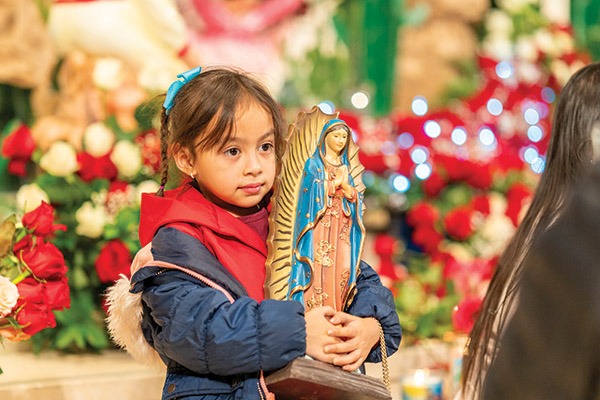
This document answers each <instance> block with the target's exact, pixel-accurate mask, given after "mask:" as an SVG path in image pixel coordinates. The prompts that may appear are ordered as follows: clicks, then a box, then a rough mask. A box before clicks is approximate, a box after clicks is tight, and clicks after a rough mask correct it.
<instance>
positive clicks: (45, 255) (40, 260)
mask: <svg viewBox="0 0 600 400" xmlns="http://www.w3.org/2000/svg"><path fill="white" fill-rule="evenodd" d="M53 214H54V209H53V208H52V206H50V205H49V204H47V203H45V202H42V204H41V205H40V206H39V207H37V208H36V209H35V210H33V211H30V212H28V213H26V214H25V215H23V217H22V218H21V219H20V221H19V220H18V218H17V217H16V216H15V215H12V216H10V217H8V218H7V219H6V220H4V222H3V223H2V226H1V229H0V339H2V338H7V339H8V340H12V341H22V340H27V339H29V338H31V336H33V335H35V334H36V333H38V332H40V331H41V330H43V329H46V328H53V327H55V326H56V319H55V316H54V313H53V311H55V310H62V309H65V308H69V306H70V297H69V293H70V290H69V285H68V281H67V277H66V272H67V266H66V265H65V259H64V257H63V254H62V253H61V252H60V251H59V250H58V248H57V247H56V246H55V245H54V244H52V243H51V242H50V239H52V238H53V236H54V234H55V232H56V231H58V230H65V229H66V228H65V226H64V225H57V224H54V217H53ZM0 371H1V370H0Z"/></svg>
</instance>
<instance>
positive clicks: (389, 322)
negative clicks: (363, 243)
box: [347, 261, 402, 362]
mask: <svg viewBox="0 0 600 400" xmlns="http://www.w3.org/2000/svg"><path fill="white" fill-rule="evenodd" d="M356 289H357V291H356V295H355V296H354V300H353V301H352V304H351V305H350V307H349V308H348V310H347V312H348V313H349V314H352V315H356V316H357V317H363V318H364V317H373V318H375V319H377V320H378V321H379V323H380V324H381V327H382V328H383V332H384V334H385V344H386V347H387V355H388V356H391V355H392V354H394V353H395V352H396V350H398V347H399V346H400V341H401V340H402V329H401V327H400V321H399V319H398V313H397V312H396V305H395V303H394V297H393V295H392V292H391V291H390V290H389V289H388V288H386V287H385V286H383V285H382V284H381V280H380V279H379V275H377V273H376V272H375V271H374V270H373V268H371V267H370V266H369V265H368V264H367V263H365V262H364V261H361V263H360V274H359V275H358V278H357V280H356ZM366 361H367V362H381V348H380V346H376V347H375V348H374V349H373V350H372V351H371V353H370V354H369V356H368V357H367V360H366Z"/></svg>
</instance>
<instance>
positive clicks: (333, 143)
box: [325, 128, 348, 154]
mask: <svg viewBox="0 0 600 400" xmlns="http://www.w3.org/2000/svg"><path fill="white" fill-rule="evenodd" d="M347 142H348V132H346V130H345V129H341V128H340V129H336V130H335V131H332V132H329V133H328V134H327V137H326V138H325V144H326V145H327V147H328V148H329V149H331V150H333V151H335V152H336V153H337V154H340V153H341V152H342V150H344V147H345V146H346V143H347Z"/></svg>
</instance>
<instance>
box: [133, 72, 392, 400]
mask: <svg viewBox="0 0 600 400" xmlns="http://www.w3.org/2000/svg"><path fill="white" fill-rule="evenodd" d="M179 78H181V79H180V80H178V81H175V82H174V83H173V84H172V85H171V87H170V88H169V91H168V92H167V95H166V99H165V103H164V109H163V112H162V120H161V121H162V127H161V142H162V162H163V168H164V169H163V174H162V181H161V190H159V192H158V193H157V195H156V196H153V195H145V196H144V197H143V199H142V207H141V221H140V241H141V244H142V245H143V246H145V245H147V244H148V243H151V251H152V257H153V261H151V262H150V263H147V264H146V266H145V267H144V268H141V269H139V270H138V271H137V272H136V273H135V274H134V275H133V276H132V278H131V283H132V285H131V287H132V289H131V291H132V292H134V293H140V292H141V293H142V297H141V298H142V304H143V316H142V331H143V334H144V337H145V339H146V340H147V342H148V343H149V344H150V345H151V346H152V347H153V348H154V349H155V350H156V352H157V353H158V354H159V355H160V357H161V359H162V360H163V362H164V363H165V364H166V365H167V376H166V381H165V385H164V389H163V399H176V398H177V399H180V398H185V399H260V398H265V397H266V396H268V395H270V394H269V392H268V389H267V388H266V386H265V385H264V382H263V381H262V379H261V376H262V375H261V374H262V371H264V372H268V371H273V370H277V369H279V368H281V367H283V366H285V365H286V364H287V363H289V362H290V361H292V360H293V359H295V358H297V357H302V356H304V355H309V356H311V357H313V358H316V359H318V360H321V361H325V362H331V363H334V364H336V365H340V366H342V367H344V368H345V369H348V370H353V369H355V368H356V367H357V366H360V365H361V364H362V363H363V362H364V361H366V360H368V361H371V362H377V361H380V359H381V355H380V354H381V351H380V348H379V346H378V343H379V339H378V338H379V326H381V327H382V328H383V332H385V335H386V336H385V339H386V344H387V346H386V348H387V352H388V354H391V353H393V352H394V351H395V350H396V349H397V348H398V345H399V343H400V339H401V332H400V325H399V323H398V317H397V313H396V311H395V308H394V303H393V299H392V297H391V293H390V292H389V291H388V290H387V289H385V288H384V287H383V286H381V283H380V281H379V278H378V277H377V275H376V274H375V273H374V272H373V270H372V269H370V268H369V267H368V266H367V265H366V264H364V263H363V264H362V265H361V271H362V273H361V276H360V277H359V278H358V281H357V287H358V288H359V291H358V294H357V296H356V299H355V302H354V305H353V307H354V308H353V313H354V314H355V315H349V314H346V313H343V312H339V313H335V312H334V310H333V309H332V308H331V307H320V308H316V309H313V310H311V312H310V313H307V314H306V315H304V309H303V307H302V305H301V304H300V303H299V302H297V301H277V300H265V299H264V294H263V285H264V279H265V260H266V256H267V245H266V237H267V233H268V232H267V230H268V211H267V205H268V201H269V197H270V194H271V189H272V186H273V182H274V178H275V174H276V173H277V167H276V165H277V161H278V159H279V156H280V154H281V152H282V144H283V138H284V137H283V135H284V132H285V130H286V126H285V123H284V120H283V117H282V115H281V111H280V108H279V106H278V104H277V103H276V102H275V101H274V100H273V98H272V97H271V96H270V95H269V94H268V92H267V91H266V90H265V88H264V87H263V86H262V85H261V84H259V83H258V82H257V81H255V80H254V79H252V78H250V77H249V76H248V75H246V74H244V73H241V72H237V71H234V70H228V69H211V70H206V71H200V68H196V69H194V70H191V71H187V72H185V73H183V74H181V75H179ZM168 155H170V157H171V159H172V161H174V163H175V165H176V166H177V168H178V169H179V170H180V171H181V172H182V173H184V174H185V175H187V176H188V177H189V180H188V181H187V182H186V183H185V184H184V185H182V186H181V187H179V188H177V189H175V190H171V191H166V192H164V193H163V188H164V186H165V184H166V183H167V177H168V176H169V171H168V164H169V161H171V160H170V159H169V158H168ZM165 263H172V264H176V265H179V266H183V267H185V268H186V269H188V270H192V271H193V273H194V274H200V275H201V277H200V279H199V277H198V275H196V276H195V277H193V276H190V274H186V273H184V272H182V271H178V270H173V269H167V268H162V267H161V265H163V266H164V265H165ZM192 275H193V274H192ZM363 317H364V318H363Z"/></svg>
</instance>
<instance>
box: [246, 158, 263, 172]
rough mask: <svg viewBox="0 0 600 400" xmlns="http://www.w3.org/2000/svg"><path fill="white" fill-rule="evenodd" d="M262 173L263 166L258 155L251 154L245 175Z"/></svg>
mask: <svg viewBox="0 0 600 400" xmlns="http://www.w3.org/2000/svg"><path fill="white" fill-rule="evenodd" d="M261 171H262V166H261V164H260V160H259V159H258V155H257V154H250V155H249V156H248V159H247V160H246V168H245V171H244V172H245V173H246V174H250V175H257V174H259V173H260V172H261Z"/></svg>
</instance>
